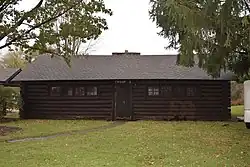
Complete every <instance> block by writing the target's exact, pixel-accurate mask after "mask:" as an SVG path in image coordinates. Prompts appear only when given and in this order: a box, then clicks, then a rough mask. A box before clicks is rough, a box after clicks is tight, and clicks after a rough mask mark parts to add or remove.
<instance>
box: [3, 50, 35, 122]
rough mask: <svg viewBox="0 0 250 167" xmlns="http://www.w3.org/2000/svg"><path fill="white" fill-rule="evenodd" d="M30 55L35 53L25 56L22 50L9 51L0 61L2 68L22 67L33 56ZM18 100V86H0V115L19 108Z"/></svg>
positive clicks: (19, 98)
mask: <svg viewBox="0 0 250 167" xmlns="http://www.w3.org/2000/svg"><path fill="white" fill-rule="evenodd" d="M31 56H33V57H34V56H35V54H34V53H33V54H32V55H29V57H27V56H25V55H24V54H23V52H22V51H16V52H9V53H7V54H5V55H4V56H3V58H2V60H1V62H0V63H1V66H2V67H3V68H24V67H25V65H26V64H27V63H28V61H29V59H30V58H33V57H31ZM26 58H28V60H26ZM20 100H21V97H20V89H19V88H17V87H14V88H13V87H4V86H0V108H1V109H0V117H3V116H5V115H6V113H7V112H8V111H11V110H13V109H19V107H20Z"/></svg>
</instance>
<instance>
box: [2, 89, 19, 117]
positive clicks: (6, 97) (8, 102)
mask: <svg viewBox="0 0 250 167" xmlns="http://www.w3.org/2000/svg"><path fill="white" fill-rule="evenodd" d="M18 99H19V89H18V88H11V87H4V86H2V85H0V119H1V118H3V117H4V116H5V115H6V114H7V111H8V110H12V109H18Z"/></svg>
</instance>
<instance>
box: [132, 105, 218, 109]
mask: <svg viewBox="0 0 250 167" xmlns="http://www.w3.org/2000/svg"><path fill="white" fill-rule="evenodd" d="M222 107H223V105H222V104H217V105H209V104H172V105H171V104H156V105H152V104H150V105H144V104H133V108H138V109H139V108H154V109H155V110H157V109H158V108H169V109H172V108H222Z"/></svg>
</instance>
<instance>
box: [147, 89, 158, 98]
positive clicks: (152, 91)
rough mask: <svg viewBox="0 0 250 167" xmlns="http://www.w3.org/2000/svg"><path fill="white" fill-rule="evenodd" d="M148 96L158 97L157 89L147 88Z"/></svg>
mask: <svg viewBox="0 0 250 167" xmlns="http://www.w3.org/2000/svg"><path fill="white" fill-rule="evenodd" d="M148 95H149V96H159V95H160V91H159V87H148Z"/></svg>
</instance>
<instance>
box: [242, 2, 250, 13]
mask: <svg viewBox="0 0 250 167" xmlns="http://www.w3.org/2000/svg"><path fill="white" fill-rule="evenodd" d="M243 2H244V4H245V5H246V8H247V10H248V12H249V13H250V6H249V4H248V2H247V1H246V0H243Z"/></svg>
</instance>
